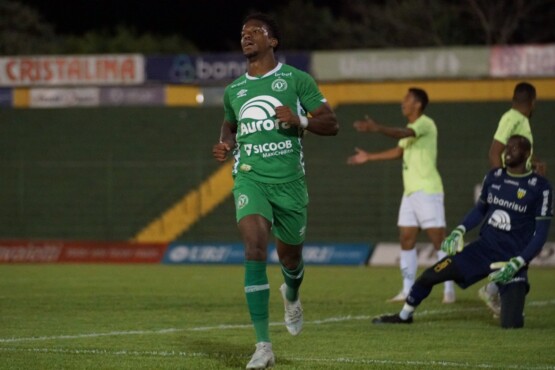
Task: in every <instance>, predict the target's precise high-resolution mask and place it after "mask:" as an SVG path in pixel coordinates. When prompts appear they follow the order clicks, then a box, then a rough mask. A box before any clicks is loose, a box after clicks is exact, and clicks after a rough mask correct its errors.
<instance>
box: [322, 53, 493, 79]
mask: <svg viewBox="0 0 555 370" xmlns="http://www.w3.org/2000/svg"><path fill="white" fill-rule="evenodd" d="M312 72H313V73H314V76H315V77H316V78H317V79H318V80H320V81H343V80H357V81H359V80H361V81H364V80H389V79H391V80H402V79H412V78H461V77H485V76H487V75H488V73H489V49H488V48H478V47H476V48H474V47H472V48H470V47H468V48H462V47H459V48H442V49H399V50H357V51H348V50H343V51H325V52H324V51H318V52H314V53H313V54H312Z"/></svg>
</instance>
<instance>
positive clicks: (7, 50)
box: [0, 1, 55, 55]
mask: <svg viewBox="0 0 555 370" xmlns="http://www.w3.org/2000/svg"><path fill="white" fill-rule="evenodd" d="M54 44H55V34H54V28H53V27H52V26H51V25H50V24H48V23H46V22H45V21H44V20H43V19H42V17H41V15H40V14H39V13H38V12H37V11H36V10H34V9H33V8H31V7H28V6H25V5H22V4H20V3H17V2H13V1H0V54H1V55H15V54H41V53H46V52H48V51H49V50H51V49H52V47H53V46H54Z"/></svg>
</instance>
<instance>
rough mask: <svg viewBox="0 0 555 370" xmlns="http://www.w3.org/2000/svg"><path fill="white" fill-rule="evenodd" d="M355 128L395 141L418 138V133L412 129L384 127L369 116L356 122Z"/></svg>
mask: <svg viewBox="0 0 555 370" xmlns="http://www.w3.org/2000/svg"><path fill="white" fill-rule="evenodd" d="M353 127H354V128H355V130H357V131H358V132H377V133H380V134H383V135H385V136H389V137H392V138H395V139H403V138H405V137H410V136H416V133H415V132H414V130H413V129H411V128H408V127H389V126H384V125H381V124H379V123H378V122H376V121H375V120H374V119H372V118H370V117H368V116H366V117H365V118H364V119H362V120H358V121H355V122H354V123H353Z"/></svg>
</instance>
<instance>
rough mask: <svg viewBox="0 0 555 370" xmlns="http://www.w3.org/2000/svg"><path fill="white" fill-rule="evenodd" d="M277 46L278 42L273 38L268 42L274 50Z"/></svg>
mask: <svg viewBox="0 0 555 370" xmlns="http://www.w3.org/2000/svg"><path fill="white" fill-rule="evenodd" d="M278 44H279V41H278V40H277V39H275V38H273V37H272V39H271V40H270V45H271V46H272V48H274V49H275V48H276V47H277V46H278Z"/></svg>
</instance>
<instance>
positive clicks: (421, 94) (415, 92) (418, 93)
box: [409, 87, 429, 112]
mask: <svg viewBox="0 0 555 370" xmlns="http://www.w3.org/2000/svg"><path fill="white" fill-rule="evenodd" d="M409 93H411V94H412V96H414V97H415V98H416V100H417V101H419V102H420V111H421V112H424V109H426V106H427V105H428V102H429V100H428V94H427V93H426V91H424V90H423V89H420V88H418V87H411V88H409Z"/></svg>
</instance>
